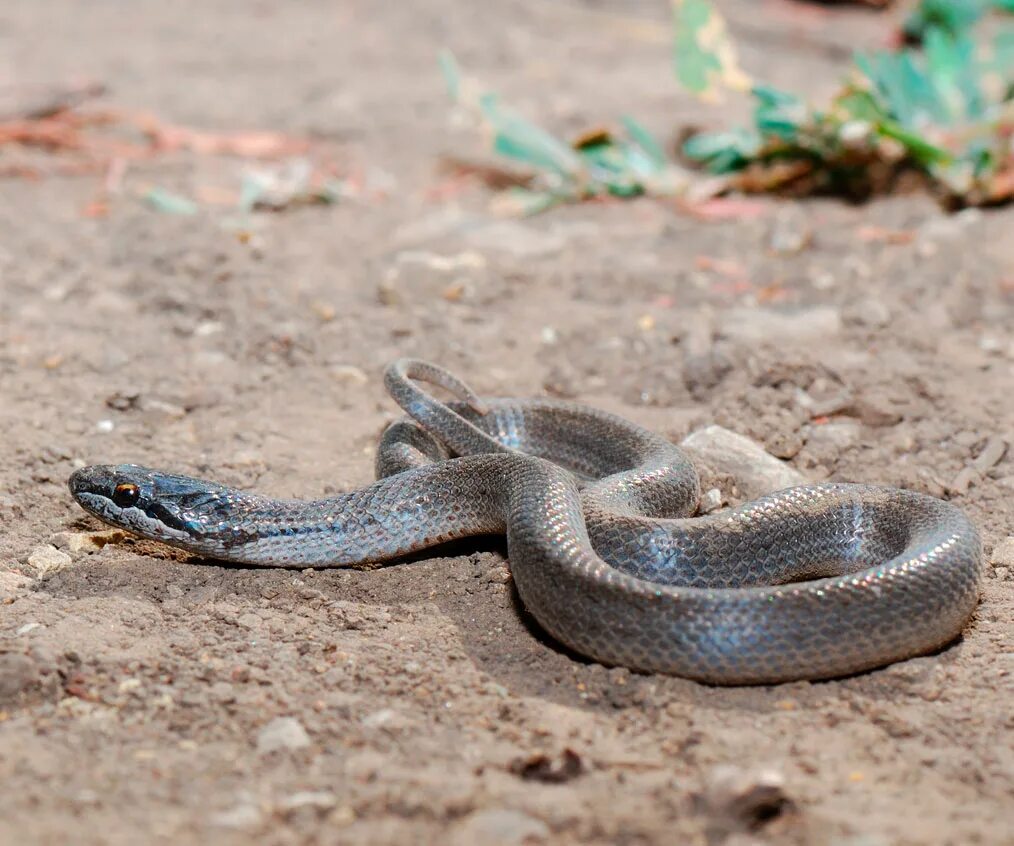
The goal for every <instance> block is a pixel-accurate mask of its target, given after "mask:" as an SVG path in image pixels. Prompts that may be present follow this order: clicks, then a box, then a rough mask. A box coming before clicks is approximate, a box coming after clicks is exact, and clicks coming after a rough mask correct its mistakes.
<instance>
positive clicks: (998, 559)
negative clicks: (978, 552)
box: [989, 535, 1014, 568]
mask: <svg viewBox="0 0 1014 846" xmlns="http://www.w3.org/2000/svg"><path fill="white" fill-rule="evenodd" d="M989 562H990V564H992V565H993V566H994V567H1011V568H1014V535H1010V536H1009V537H1007V538H1005V539H1004V540H1002V541H1000V542H999V543H998V544H997V545H996V546H995V547H993V554H992V555H990V556H989Z"/></svg>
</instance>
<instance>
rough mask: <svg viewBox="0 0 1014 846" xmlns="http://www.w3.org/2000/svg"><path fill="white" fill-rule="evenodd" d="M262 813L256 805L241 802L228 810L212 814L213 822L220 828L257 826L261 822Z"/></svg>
mask: <svg viewBox="0 0 1014 846" xmlns="http://www.w3.org/2000/svg"><path fill="white" fill-rule="evenodd" d="M261 819H262V815H261V812H260V810H259V809H258V808H257V806H256V805H254V804H252V803H250V804H241V805H237V806H236V807H235V808H230V809H229V810H228V811H219V812H218V813H217V814H212V815H211V824H212V825H215V826H218V827H219V828H239V829H243V828H256V827H257V826H259V825H260V824H261Z"/></svg>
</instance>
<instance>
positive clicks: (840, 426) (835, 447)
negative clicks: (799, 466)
mask: <svg viewBox="0 0 1014 846" xmlns="http://www.w3.org/2000/svg"><path fill="white" fill-rule="evenodd" d="M862 432H863V427H862V425H861V424H860V423H857V422H856V421H855V420H830V421H828V422H827V423H824V424H823V425H821V426H808V427H807V428H806V443H807V446H811V447H815V448H818V449H819V448H821V447H824V448H826V449H827V450H828V451H831V452H835V453H837V452H839V451H840V450H842V449H844V448H845V447H849V446H852V445H853V444H854V443H857V442H858V441H859V439H860V437H862Z"/></svg>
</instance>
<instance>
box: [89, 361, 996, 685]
mask: <svg viewBox="0 0 1014 846" xmlns="http://www.w3.org/2000/svg"><path fill="white" fill-rule="evenodd" d="M418 381H424V382H429V383H431V384H436V385H440V386H442V387H444V388H446V389H448V390H450V391H451V392H452V393H454V394H455V395H456V396H457V397H458V401H456V402H451V403H443V402H440V401H439V400H437V399H435V398H434V397H432V396H430V395H429V394H428V393H426V392H425V391H423V390H422V389H421V388H420V387H419V385H418V384H417V382H418ZM385 382H386V384H387V387H388V389H389V391H390V393H391V395H392V396H393V397H394V399H395V400H396V401H397V402H398V404H399V405H400V406H401V407H402V408H403V409H404V410H405V411H406V412H407V414H408V415H409V417H408V418H404V419H402V420H399V421H397V422H395V423H393V424H392V425H391V426H389V427H388V428H387V430H386V431H385V432H384V434H383V436H382V438H381V443H380V448H379V451H378V458H377V475H378V479H379V481H377V482H375V483H374V484H372V485H370V486H369V487H366V488H363V489H361V490H356V491H351V492H349V493H345V494H341V495H339V496H334V497H331V498H328V499H321V500H315V501H312V502H311V501H292V500H277V499H269V498H267V497H263V496H258V495H255V494H250V493H244V492H241V491H238V490H233V489H230V488H227V487H224V486H222V485H219V484H215V483H213V482H206V481H201V480H198V479H192V478H187V477H183V476H176V475H171V474H166V473H160V472H157V471H154V470H149V469H146V468H143V467H138V466H135V465H129V464H128V465H115V466H113V465H103V466H93V467H86V468H84V469H81V470H78V471H77V472H75V473H74V474H73V476H72V477H71V479H70V488H71V491H72V493H73V495H74V497H75V498H76V499H77V501H78V502H79V503H80V504H81V505H82V506H83V507H84V508H85V509H86V510H87V511H89V512H91V513H92V514H94V515H96V516H97V517H99V518H100V519H102V520H104V521H105V522H107V523H111V524H112V525H114V526H118V527H121V528H123V529H126V530H128V531H130V532H132V533H134V534H138V535H142V536H144V537H148V538H154V539H156V540H159V541H162V542H164V543H167V544H169V545H171V546H175V547H180V548H182V549H185V550H189V551H191V552H194V553H198V554H200V555H202V556H207V557H210V558H216V559H224V560H229V561H238V562H247V563H251V564H259V565H268V566H282V567H327V566H340V565H354V564H364V563H367V562H381V561H387V560H390V559H394V558H397V557H399V556H403V555H405V554H407V553H411V552H415V551H417V550H421V549H425V548H426V547H430V546H433V545H435V544H438V543H441V542H444V541H448V540H451V539H454V538H462V537H468V536H474V535H478V534H489V533H495V534H505V535H506V537H507V552H508V557H509V561H510V568H511V572H512V575H513V579H514V582H515V584H516V586H517V591H518V594H519V595H520V597H521V600H522V601H523V603H524V605H525V607H526V608H527V609H528V611H529V612H531V614H532V615H533V616H534V617H535V619H536V620H537V621H538V622H539V624H541V626H542V627H543V628H544V629H545V630H546V631H547V632H549V633H550V634H551V635H552V636H553V637H555V638H556V639H558V640H559V641H561V642H562V643H564V644H566V645H567V646H569V647H571V648H572V649H574V650H576V651H577V652H580V653H582V654H584V655H587V656H590V657H591V658H593V659H595V660H597V661H600V662H603V663H606V664H615V665H623V666H627V667H630V668H632V669H637V670H643V671H655V672H662V673H671V674H675V675H680V676H686V677H689V678H692V679H697V680H700V681H704V682H711V683H719V684H742V683H771V682H779V681H786V680H791V679H817V678H827V677H832V676H840V675H844V674H849V673H854V672H857V671H860V670H865V669H869V668H872V667H877V666H880V665H883V664H887V663H889V662H892V661H897V660H900V659H904V658H909V657H911V656H914V655H920V654H924V653H926V652H929V651H932V650H934V649H937V648H939V647H940V646H942V645H944V644H946V643H947V642H949V641H950V640H952V639H953V638H955V637H956V636H957V635H958V634H959V633H960V631H961V629H962V627H963V626H964V624H965V623H966V622H967V620H968V618H969V617H970V615H971V614H972V612H973V610H974V608H975V605H976V602H977V598H978V581H979V577H980V570H981V566H982V556H981V548H980V542H979V538H978V535H977V533H976V530H975V528H974V527H973V526H972V524H971V523H970V522H969V520H968V519H967V518H966V517H965V515H964V514H963V513H962V512H961V511H960V510H959V509H957V508H956V507H955V506H953V505H951V504H950V503H947V502H943V501H941V500H939V499H934V498H932V497H929V496H924V495H922V494H919V493H914V492H911V491H906V490H899V489H895V488H884V487H873V486H870V485H855V484H820V485H812V486H806V487H797V488H789V489H787V490H784V491H780V492H778V493H774V494H771V495H770V496H765V497H763V498H761V499H758V500H756V501H754V502H749V503H746V504H745V505H741V506H739V507H738V508H733V509H731V510H727V511H724V512H719V513H716V514H712V515H708V516H702V517H691V516H690V515H691V514H693V512H694V510H695V508H696V504H697V499H698V493H699V483H698V479H697V475H696V473H695V471H694V468H693V465H692V464H691V462H690V460H689V459H688V458H687V456H686V455H685V454H684V453H683V452H682V451H681V450H680V449H679V448H678V447H676V446H674V445H673V444H672V443H670V442H669V441H668V440H666V439H664V438H662V437H659V436H657V435H654V434H652V433H651V432H649V431H646V430H645V429H642V428H640V427H639V426H636V425H634V424H633V423H630V422H628V421H626V420H623V419H622V418H619V417H616V416H614V415H611V414H607V413H605V412H602V411H597V410H595V409H591V408H587V407H584V406H580V405H576V404H572V403H566V402H559V401H553V400H548V399H529V400H518V399H493V400H481V399H479V398H478V397H477V396H476V395H475V394H474V393H473V392H472V391H471V390H470V389H469V388H468V387H467V386H466V385H465V384H464V383H463V382H461V381H460V380H459V379H457V378H456V377H454V376H453V375H451V374H450V373H448V372H447V371H445V370H442V369H440V368H438V367H436V366H434V365H431V364H427V363H425V362H421V361H415V360H401V361H398V362H395V363H394V364H393V365H391V366H390V367H389V368H388V370H387V373H386V376H385Z"/></svg>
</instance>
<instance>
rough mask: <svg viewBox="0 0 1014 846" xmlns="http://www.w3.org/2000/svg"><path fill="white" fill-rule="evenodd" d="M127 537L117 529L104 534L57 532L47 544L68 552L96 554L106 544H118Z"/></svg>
mask: <svg viewBox="0 0 1014 846" xmlns="http://www.w3.org/2000/svg"><path fill="white" fill-rule="evenodd" d="M126 537H127V535H126V533H125V532H121V531H120V530H119V529H108V530H107V531H104V532H57V533H56V534H55V535H52V536H51V537H50V539H49V542H50V543H51V544H52V545H53V546H55V547H56V548H57V549H66V550H67V551H68V552H74V553H76V552H98V551H99V550H100V549H102V547H104V546H105V545H106V544H110V543H120V542H121V541H122V540H123V539H124V538H126Z"/></svg>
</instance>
